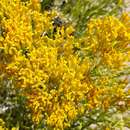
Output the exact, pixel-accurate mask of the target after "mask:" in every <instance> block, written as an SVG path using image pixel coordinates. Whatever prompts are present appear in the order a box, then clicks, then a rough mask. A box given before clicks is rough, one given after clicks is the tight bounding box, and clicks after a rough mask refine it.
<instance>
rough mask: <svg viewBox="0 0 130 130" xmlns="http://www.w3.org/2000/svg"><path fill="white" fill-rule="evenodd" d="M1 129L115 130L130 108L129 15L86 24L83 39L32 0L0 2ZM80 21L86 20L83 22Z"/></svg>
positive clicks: (52, 13) (122, 121) (54, 13)
mask: <svg viewBox="0 0 130 130" xmlns="http://www.w3.org/2000/svg"><path fill="white" fill-rule="evenodd" d="M0 7H1V8H0V117H1V118H0V128H1V129H7V130H8V129H12V130H15V129H16V130H18V129H19V130H39V129H40V130H66V129H80V130H82V129H91V128H90V126H91V125H93V124H96V126H97V127H98V128H99V129H100V130H104V129H105V130H109V129H116V128H122V127H124V126H125V122H124V120H123V119H122V120H121V121H120V122H119V120H118V119H116V118H115V117H114V116H115V114H116V113H119V112H123V111H127V110H128V109H129V108H130V100H129V94H130V91H129V90H127V91H126V89H125V88H126V85H127V84H128V81H127V80H126V79H123V78H122V77H121V76H123V75H125V74H126V72H127V74H129V66H128V63H129V61H130V46H129V43H130V17H129V15H128V14H127V13H123V14H122V16H121V17H120V18H116V17H114V16H104V17H102V18H97V19H91V20H90V21H89V22H88V23H87V27H86V32H85V34H84V36H82V37H80V38H75V36H74V33H75V32H76V30H75V29H74V27H73V26H72V25H71V24H66V23H65V22H63V21H62V19H63V15H61V14H60V13H58V12H56V11H53V10H49V11H44V12H42V11H41V3H40V2H39V0H31V1H23V0H22V1H21V0H10V1H5V0H1V1H0ZM86 22H87V21H86Z"/></svg>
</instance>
